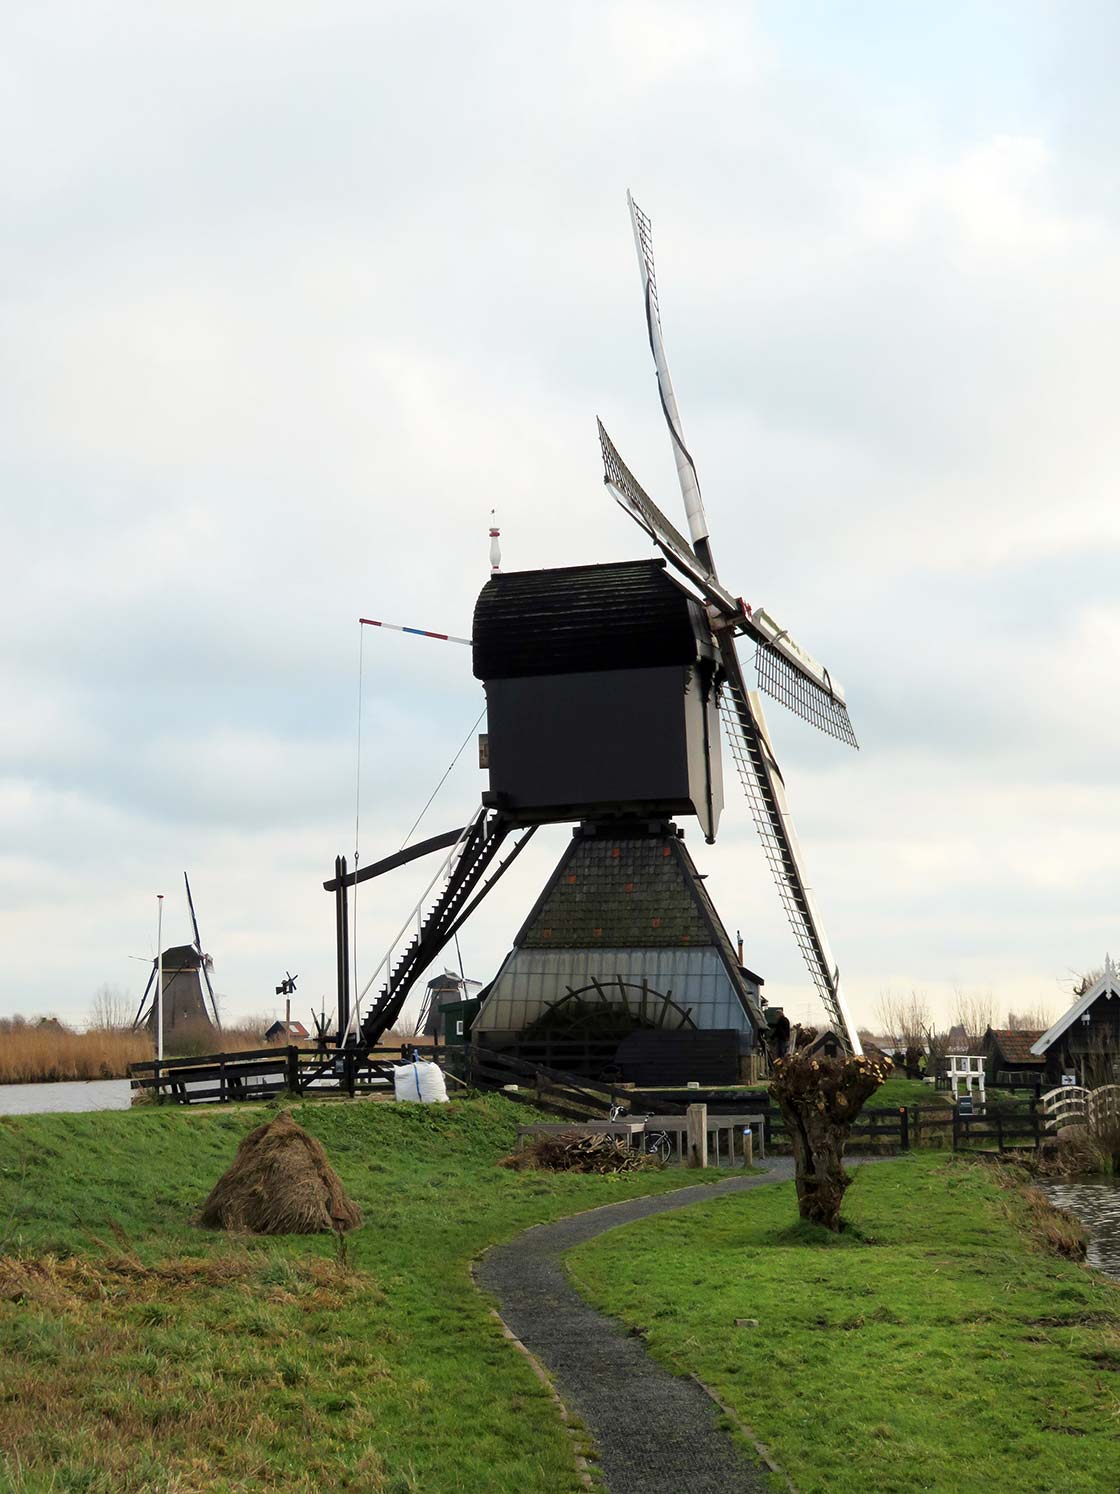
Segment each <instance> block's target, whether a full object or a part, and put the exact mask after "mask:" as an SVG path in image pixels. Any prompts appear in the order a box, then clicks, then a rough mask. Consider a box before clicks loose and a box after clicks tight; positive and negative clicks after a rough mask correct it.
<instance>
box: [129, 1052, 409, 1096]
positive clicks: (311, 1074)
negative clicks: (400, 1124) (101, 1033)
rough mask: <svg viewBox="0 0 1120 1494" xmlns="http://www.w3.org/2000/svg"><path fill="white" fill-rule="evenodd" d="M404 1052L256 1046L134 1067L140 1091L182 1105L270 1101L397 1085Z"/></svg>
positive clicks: (406, 1055)
mask: <svg viewBox="0 0 1120 1494" xmlns="http://www.w3.org/2000/svg"><path fill="white" fill-rule="evenodd" d="M409 1056H410V1055H409V1053H408V1052H406V1051H404V1050H402V1049H401V1048H399V1047H397V1048H370V1049H363V1048H346V1049H341V1050H335V1049H329V1050H326V1051H322V1050H319V1049H315V1048H295V1047H285V1048H253V1049H250V1050H248V1051H246V1052H241V1053H206V1054H203V1055H201V1056H200V1057H198V1058H165V1059H164V1060H163V1061H162V1063H161V1062H159V1061H158V1060H157V1059H154V1058H153V1059H147V1060H145V1061H144V1062H143V1063H134V1064H130V1065H129V1070H128V1074H129V1079H130V1080H131V1083H132V1087H133V1089H134V1090H139V1091H141V1092H148V1093H153V1094H154V1096H155V1098H157V1099H159V1100H172V1101H174V1102H175V1103H177V1104H181V1105H194V1104H198V1103H203V1102H218V1103H222V1102H224V1101H229V1100H267V1099H271V1098H272V1097H273V1096H275V1095H278V1094H282V1093H284V1092H287V1093H289V1094H293V1095H302V1094H307V1093H309V1092H310V1093H314V1094H346V1095H356V1094H365V1093H372V1092H375V1091H378V1090H381V1091H383V1090H385V1089H386V1088H390V1089H391V1087H392V1082H393V1078H392V1070H393V1067H394V1065H396V1064H400V1063H404V1062H407V1061H408V1058H409Z"/></svg>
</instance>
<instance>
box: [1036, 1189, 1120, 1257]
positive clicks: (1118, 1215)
mask: <svg viewBox="0 0 1120 1494" xmlns="http://www.w3.org/2000/svg"><path fill="white" fill-rule="evenodd" d="M1039 1186H1040V1187H1041V1190H1042V1192H1043V1193H1045V1194H1046V1197H1047V1198H1048V1199H1049V1200H1050V1202H1051V1203H1052V1204H1054V1205H1056V1206H1057V1207H1058V1208H1059V1209H1068V1210H1069V1212H1070V1213H1071V1214H1076V1216H1077V1218H1078V1219H1080V1220H1081V1222H1082V1224H1084V1226H1085V1228H1086V1229H1087V1230H1088V1231H1089V1251H1088V1254H1087V1256H1086V1260H1087V1261H1088V1263H1089V1265H1090V1266H1095V1267H1096V1269H1097V1270H1098V1271H1102V1272H1103V1273H1104V1274H1105V1275H1106V1276H1111V1277H1114V1278H1115V1279H1116V1280H1117V1281H1120V1177H1118V1176H1116V1175H1114V1174H1112V1175H1110V1174H1107V1173H1105V1174H1098V1175H1095V1176H1093V1177H1081V1178H1063V1179H1061V1180H1057V1179H1055V1180H1054V1181H1050V1182H1045V1183H1041V1184H1040V1185H1039Z"/></svg>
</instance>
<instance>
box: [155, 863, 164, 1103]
mask: <svg viewBox="0 0 1120 1494" xmlns="http://www.w3.org/2000/svg"><path fill="white" fill-rule="evenodd" d="M156 902H157V904H158V906H159V914H158V916H157V920H156V1063H157V1064H162V1063H163V893H162V892H157V893H156ZM161 1078H162V1075H161V1074H160V1071H159V1069H158V1068H157V1069H156V1099H157V1100H158V1099H159V1097H160V1093H159V1088H160V1080H161Z"/></svg>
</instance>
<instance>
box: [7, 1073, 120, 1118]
mask: <svg viewBox="0 0 1120 1494" xmlns="http://www.w3.org/2000/svg"><path fill="white" fill-rule="evenodd" d="M131 1103H132V1091H131V1089H130V1088H129V1083H128V1080H127V1079H93V1080H91V1081H90V1082H89V1083H68V1082H67V1083H62V1084H0V1115H41V1114H43V1113H44V1112H46V1111H49V1110H71V1111H77V1110H127V1109H128V1107H129V1105H130V1104H131Z"/></svg>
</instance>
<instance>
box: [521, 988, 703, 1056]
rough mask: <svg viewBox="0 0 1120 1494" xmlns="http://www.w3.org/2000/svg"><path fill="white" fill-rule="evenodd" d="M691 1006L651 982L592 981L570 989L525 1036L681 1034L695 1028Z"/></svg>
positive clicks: (604, 1038)
mask: <svg viewBox="0 0 1120 1494" xmlns="http://www.w3.org/2000/svg"><path fill="white" fill-rule="evenodd" d="M691 1010H692V1009H691V1007H690V1008H687V1009H686V1008H685V1007H682V1006H680V1005H678V1003H677V1002H675V1001H674V1000H673V993H672V991H656V990H654V989H653V988H652V987H651V986H650V984H649V982H648V981H644V980H643V981H641V982H638V981H626V980H623V978H622V976H621V975H618V976H616V977H615V978H614V980H613V981H605V982H604V981H598V980H592V981H591V982H590V984H588V985H586V986H580V987H579V988H578V989H573V988H572V987H571V986H569V987H568V989H567V991H566V993H565V994H564V995H563V996H561V997H559V998H558V1000H556V1001H553V1002H550V1003H549V1006H548V1010H547V1011H545V1012H542V1013H541V1015H540V1016H539V1017H538V1018H537V1019H536V1021H535V1022H533V1023H532V1025H531V1026H530V1027H528V1028H526V1030H525V1033H524V1036H525V1037H526V1038H549V1039H551V1040H552V1041H554V1042H599V1043H605V1042H610V1041H612V1040H615V1039H621V1038H624V1037H625V1036H626V1034H627V1033H629V1032H633V1031H634V1030H635V1028H641V1029H645V1030H649V1031H652V1030H654V1029H655V1028H664V1029H665V1030H667V1031H670V1032H673V1031H681V1030H683V1029H685V1028H695V1026H696V1023H695V1022H693V1020H692V1015H691Z"/></svg>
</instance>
